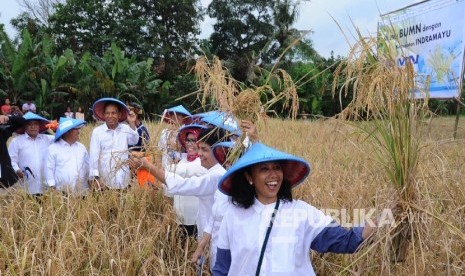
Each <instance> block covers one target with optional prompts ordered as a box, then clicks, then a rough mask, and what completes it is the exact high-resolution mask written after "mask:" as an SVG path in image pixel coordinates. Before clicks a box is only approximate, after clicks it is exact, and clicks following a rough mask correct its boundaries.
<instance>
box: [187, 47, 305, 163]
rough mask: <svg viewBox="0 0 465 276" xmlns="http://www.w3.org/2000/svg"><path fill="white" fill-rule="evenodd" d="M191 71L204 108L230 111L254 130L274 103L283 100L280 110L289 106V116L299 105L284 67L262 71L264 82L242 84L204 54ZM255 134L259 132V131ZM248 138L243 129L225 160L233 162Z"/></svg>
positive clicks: (217, 61) (217, 59) (290, 79)
mask: <svg viewBox="0 0 465 276" xmlns="http://www.w3.org/2000/svg"><path fill="white" fill-rule="evenodd" d="M275 67H276V66H275ZM275 67H273V68H275ZM194 71H195V74H196V76H197V79H198V84H199V90H198V92H199V94H198V95H199V96H198V97H199V100H200V102H201V103H202V106H203V107H204V108H206V107H207V106H208V107H210V108H212V109H217V110H220V111H223V112H225V113H226V114H232V115H233V116H234V117H235V118H237V119H238V120H239V121H241V120H248V121H251V122H252V123H254V124H255V125H256V126H258V127H257V132H259V131H260V130H259V129H260V127H259V126H260V125H261V123H262V119H263V118H264V117H265V116H266V113H267V112H269V111H271V110H272V107H273V106H274V105H276V104H277V103H282V104H283V110H282V111H284V110H289V113H290V118H292V119H295V118H296V117H297V114H298V109H299V97H298V95H297V86H296V84H295V83H294V81H293V80H292V78H291V76H290V75H289V74H288V73H287V72H286V71H285V70H282V69H273V71H272V72H264V73H265V74H266V75H267V77H266V78H265V79H266V83H264V84H263V85H261V86H253V87H246V86H245V85H244V84H241V83H239V82H238V81H236V80H234V79H233V78H232V76H231V75H230V73H229V71H228V70H227V69H226V68H224V67H223V66H222V62H221V60H220V59H219V58H217V57H215V58H214V59H213V61H211V62H210V61H208V60H207V58H206V57H205V56H203V57H200V58H199V59H197V61H196V65H195V67H194ZM272 84H274V85H272ZM257 134H258V135H257V136H259V133H257ZM248 139H250V137H248V135H247V134H246V133H243V134H242V135H241V137H240V138H239V139H238V141H237V142H236V143H235V145H234V147H233V148H232V149H231V150H230V151H229V152H228V156H227V159H226V160H227V162H228V163H230V164H232V163H234V161H235V160H237V159H238V158H239V157H240V156H241V155H242V153H243V152H244V151H245V149H246V146H247V144H248ZM254 139H257V138H255V137H254Z"/></svg>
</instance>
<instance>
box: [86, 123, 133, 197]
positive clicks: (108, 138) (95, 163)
mask: <svg viewBox="0 0 465 276" xmlns="http://www.w3.org/2000/svg"><path fill="white" fill-rule="evenodd" d="M138 140H139V134H138V133H137V130H135V129H131V128H130V127H129V126H128V125H126V124H121V123H120V124H118V126H117V127H116V128H115V129H109V128H108V127H107V124H102V125H100V126H98V127H96V128H95V129H94V130H93V131H92V136H91V139H90V146H89V169H90V170H89V177H94V176H98V177H99V181H100V183H102V184H105V185H106V186H107V187H108V188H111V189H122V188H125V187H127V186H128V184H129V180H130V170H129V166H128V165H127V160H128V144H129V145H134V144H136V143H137V142H138Z"/></svg>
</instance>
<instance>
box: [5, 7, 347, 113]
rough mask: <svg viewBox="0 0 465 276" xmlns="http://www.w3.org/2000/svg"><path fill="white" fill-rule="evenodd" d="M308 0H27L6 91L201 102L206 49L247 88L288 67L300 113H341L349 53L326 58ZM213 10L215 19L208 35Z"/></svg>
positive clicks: (150, 106)
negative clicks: (310, 22)
mask: <svg viewBox="0 0 465 276" xmlns="http://www.w3.org/2000/svg"><path fill="white" fill-rule="evenodd" d="M303 2H306V1H298V0H273V1H269V0H254V1H250V0H235V1H228V0H212V1H211V2H210V4H209V5H208V7H207V8H206V9H204V8H203V7H202V6H201V2H200V1H199V0H183V1H177V0H166V1H154V0H149V1H147V0H144V1H142V0H113V1H103V0H99V1H85V0H68V1H63V0H38V1H31V0H22V5H23V6H24V7H25V9H26V12H24V13H22V14H21V15H19V16H18V17H16V18H14V19H13V20H12V22H11V23H12V25H13V26H14V27H15V28H16V29H17V30H18V33H19V36H18V37H16V38H10V37H8V35H7V34H6V32H5V31H4V26H2V25H0V46H1V48H0V63H1V67H0V94H1V96H2V98H3V97H9V98H10V99H11V100H12V101H13V102H22V101H24V100H26V99H32V100H34V101H35V102H36V105H37V107H38V109H39V110H47V111H48V112H50V113H51V114H55V116H56V114H62V112H64V109H65V108H66V106H71V107H74V108H77V106H82V107H89V106H90V105H91V103H92V102H93V101H94V100H95V99H97V98H99V97H104V96H112V97H117V98H120V99H122V100H124V101H128V102H129V101H136V102H138V103H140V104H142V105H143V107H144V108H145V110H146V111H148V112H147V113H148V114H149V115H151V114H160V113H161V112H162V110H163V109H164V108H166V107H168V106H170V105H173V103H174V101H175V100H176V99H179V98H181V97H182V100H180V101H178V102H177V103H176V104H179V103H181V104H184V105H186V106H189V107H191V109H192V110H196V109H199V108H200V103H198V102H196V95H195V94H194V93H193V92H195V91H197V89H198V87H197V84H196V78H195V75H194V74H193V72H192V66H193V65H194V63H195V59H196V58H197V57H199V56H201V55H204V56H207V57H208V58H210V59H212V58H213V57H214V56H217V57H219V58H220V59H221V60H222V61H223V64H224V66H225V67H226V68H228V70H229V71H230V72H231V75H232V76H233V77H234V78H235V79H236V80H238V81H239V82H240V83H241V84H242V85H243V86H244V88H245V87H254V86H260V85H262V84H263V81H264V77H263V76H264V75H266V72H269V71H270V70H273V69H277V68H279V69H284V70H286V71H287V72H288V73H289V74H290V75H291V77H292V78H293V80H294V81H296V84H297V92H298V95H299V98H300V110H301V111H300V112H301V113H304V114H309V115H314V116H319V115H321V116H332V115H334V114H337V113H338V112H339V111H340V110H341V108H343V107H344V106H345V104H347V103H348V102H349V100H350V95H349V96H348V97H347V98H342V101H340V100H341V99H339V98H336V99H334V98H333V97H332V96H331V93H330V91H331V86H332V81H333V71H334V68H336V65H337V64H338V63H339V62H341V60H342V59H343V58H342V57H334V56H331V57H330V58H324V57H321V56H320V55H319V54H318V53H317V52H316V51H315V49H314V48H313V45H312V41H311V40H310V39H308V35H309V32H310V33H311V31H309V30H306V31H304V30H298V29H296V28H295V27H294V26H293V25H294V24H295V22H296V21H297V19H298V17H299V8H300V5H301V4H302V3H303ZM206 15H208V16H209V17H211V18H213V19H215V20H216V23H215V24H214V26H213V29H214V31H213V33H212V34H211V35H210V37H209V38H206V39H200V38H199V35H200V23H201V22H202V21H203V20H204V18H205V16H206ZM305 16H311V15H305ZM193 102H194V104H192V103H193ZM279 110H281V109H280V108H279V107H278V108H276V111H277V113H278V115H282V114H279Z"/></svg>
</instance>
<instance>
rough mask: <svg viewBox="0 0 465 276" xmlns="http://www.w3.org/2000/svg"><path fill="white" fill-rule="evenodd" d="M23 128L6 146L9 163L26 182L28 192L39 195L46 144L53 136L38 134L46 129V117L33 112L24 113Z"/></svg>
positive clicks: (51, 140) (41, 191)
mask: <svg viewBox="0 0 465 276" xmlns="http://www.w3.org/2000/svg"><path fill="white" fill-rule="evenodd" d="M23 118H24V119H25V120H26V125H25V127H24V129H21V130H18V131H17V132H19V133H22V132H23V131H24V132H25V133H24V134H22V135H19V136H17V137H15V138H14V139H13V140H12V141H11V143H10V147H9V148H8V152H9V153H10V157H11V165H12V166H13V169H14V170H15V172H16V174H17V175H18V177H19V178H20V179H23V180H24V182H25V184H26V189H27V192H28V193H29V194H32V195H41V194H42V193H43V182H44V180H45V175H44V165H43V164H45V158H46V155H47V149H48V146H49V145H50V144H51V143H53V136H51V135H46V134H40V132H41V131H44V130H45V129H46V127H45V125H46V124H47V123H48V122H49V121H48V120H47V119H45V118H43V117H41V116H39V115H37V114H34V113H32V112H28V113H26V114H25V115H24V116H23Z"/></svg>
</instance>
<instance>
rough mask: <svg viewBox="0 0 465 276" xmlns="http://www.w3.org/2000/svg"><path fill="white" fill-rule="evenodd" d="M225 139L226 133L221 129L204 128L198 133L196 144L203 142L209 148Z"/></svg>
mask: <svg viewBox="0 0 465 276" xmlns="http://www.w3.org/2000/svg"><path fill="white" fill-rule="evenodd" d="M225 139H226V133H225V131H224V130H223V129H221V128H216V127H215V128H206V129H202V131H200V133H199V136H198V137H197V141H198V142H204V143H205V144H208V145H209V146H210V147H211V146H213V145H214V144H216V143H218V142H221V141H224V140H225Z"/></svg>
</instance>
